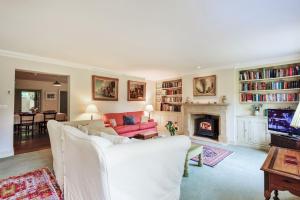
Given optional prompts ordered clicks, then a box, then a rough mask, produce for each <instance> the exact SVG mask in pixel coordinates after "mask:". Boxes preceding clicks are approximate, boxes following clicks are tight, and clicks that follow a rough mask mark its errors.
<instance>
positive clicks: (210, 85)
mask: <svg viewBox="0 0 300 200" xmlns="http://www.w3.org/2000/svg"><path fill="white" fill-rule="evenodd" d="M216 87H217V85H216V75H212V76H203V77H196V78H194V84H193V94H194V96H216Z"/></svg>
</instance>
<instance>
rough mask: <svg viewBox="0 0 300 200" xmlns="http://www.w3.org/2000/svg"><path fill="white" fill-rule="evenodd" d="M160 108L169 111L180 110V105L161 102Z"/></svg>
mask: <svg viewBox="0 0 300 200" xmlns="http://www.w3.org/2000/svg"><path fill="white" fill-rule="evenodd" d="M160 110H161V111H171V112H181V106H180V105H171V104H167V103H162V104H161V109H160Z"/></svg>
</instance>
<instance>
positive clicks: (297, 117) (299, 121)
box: [290, 103, 300, 128]
mask: <svg viewBox="0 0 300 200" xmlns="http://www.w3.org/2000/svg"><path fill="white" fill-rule="evenodd" d="M290 125H291V126H292V127H294V128H300V103H299V104H298V106H297V109H296V112H295V114H294V117H293V119H292V122H291V124H290Z"/></svg>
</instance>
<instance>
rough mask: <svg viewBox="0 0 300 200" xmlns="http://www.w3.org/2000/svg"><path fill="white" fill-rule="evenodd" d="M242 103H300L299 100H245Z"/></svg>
mask: <svg viewBox="0 0 300 200" xmlns="http://www.w3.org/2000/svg"><path fill="white" fill-rule="evenodd" d="M240 103H241V104H255V103H268V104H279V103H285V104H296V103H299V101H252V102H250V101H247V102H243V101H240Z"/></svg>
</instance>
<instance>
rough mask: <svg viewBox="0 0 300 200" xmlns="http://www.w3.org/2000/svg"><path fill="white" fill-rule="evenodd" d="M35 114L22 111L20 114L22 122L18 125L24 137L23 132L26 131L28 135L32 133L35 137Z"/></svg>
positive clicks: (20, 134) (20, 133)
mask: <svg viewBox="0 0 300 200" xmlns="http://www.w3.org/2000/svg"><path fill="white" fill-rule="evenodd" d="M34 115H35V114H33V113H21V114H20V124H19V125H18V135H19V137H21V138H20V139H22V133H23V131H25V134H26V136H29V134H31V137H32V138H33V135H34Z"/></svg>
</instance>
